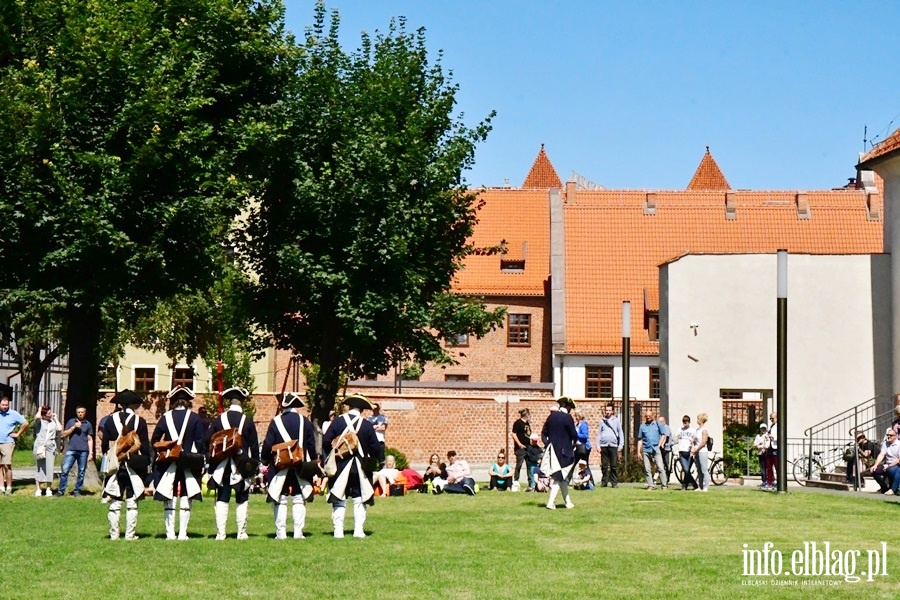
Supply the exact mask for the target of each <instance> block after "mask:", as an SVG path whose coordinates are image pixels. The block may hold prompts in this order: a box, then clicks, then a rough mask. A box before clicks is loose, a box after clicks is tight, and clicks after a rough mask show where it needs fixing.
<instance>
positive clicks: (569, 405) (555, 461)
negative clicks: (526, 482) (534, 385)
mask: <svg viewBox="0 0 900 600" xmlns="http://www.w3.org/2000/svg"><path fill="white" fill-rule="evenodd" d="M556 402H557V404H559V409H558V410H556V411H551V412H550V415H549V416H548V417H547V420H546V421H545V422H544V428H543V429H542V430H541V437H542V438H543V439H544V440H546V441H547V448H546V450H545V451H544V459H543V461H541V472H543V473H544V474H545V475H547V476H549V477H550V478H551V480H552V481H553V483H551V484H550V498H549V499H548V500H547V508H549V509H550V510H556V496H557V495H558V494H559V491H560V489H562V493H563V499H564V500H565V501H566V508H575V504H574V503H573V502H572V499H571V498H570V497H569V481H571V479H572V475H573V473H572V470H573V469H574V467H575V443H576V442H577V441H578V432H577V431H576V430H575V422H574V421H573V420H572V417H571V416H570V415H569V411H570V410H574V409H575V402H573V401H572V399H571V398H569V397H568V396H561V397H560V398H557V400H556Z"/></svg>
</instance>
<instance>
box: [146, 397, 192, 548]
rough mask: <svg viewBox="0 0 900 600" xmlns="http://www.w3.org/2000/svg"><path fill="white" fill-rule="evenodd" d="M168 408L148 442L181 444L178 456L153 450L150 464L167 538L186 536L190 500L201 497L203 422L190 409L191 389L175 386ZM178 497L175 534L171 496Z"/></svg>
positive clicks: (155, 495) (172, 498)
mask: <svg viewBox="0 0 900 600" xmlns="http://www.w3.org/2000/svg"><path fill="white" fill-rule="evenodd" d="M166 398H168V399H169V401H170V406H171V410H169V412H167V413H166V414H164V415H163V417H162V418H161V419H160V420H159V422H158V423H157V424H156V429H155V430H154V431H153V439H152V440H151V442H152V443H153V444H154V448H157V446H156V444H157V443H159V442H164V441H165V442H173V441H174V442H176V443H177V444H178V445H180V446H181V456H179V457H178V458H177V459H176V460H174V461H171V462H164V461H162V460H161V459H160V458H161V457H160V455H159V454H157V456H156V459H155V461H154V464H153V488H154V492H153V498H154V500H160V501H161V502H163V503H164V513H163V517H164V521H165V525H166V539H167V540H174V539H179V540H187V539H188V534H187V528H188V523H190V520H191V506H192V504H193V501H194V500H200V501H202V500H203V488H202V487H201V486H200V472H201V471H202V469H203V460H202V458H203V452H204V447H203V426H202V425H201V423H200V417H198V416H197V415H196V414H195V413H193V412H191V411H190V410H189V409H190V406H191V401H192V400H193V399H194V392H193V391H192V390H191V389H190V388H186V387H182V386H178V387H176V388H175V389H173V390H172V391H171V392H169V393H168V394H167V395H166ZM176 498H181V507H180V508H181V510H180V513H181V514H180V519H179V529H178V537H177V538H176V537H175V510H176V509H175V499H176Z"/></svg>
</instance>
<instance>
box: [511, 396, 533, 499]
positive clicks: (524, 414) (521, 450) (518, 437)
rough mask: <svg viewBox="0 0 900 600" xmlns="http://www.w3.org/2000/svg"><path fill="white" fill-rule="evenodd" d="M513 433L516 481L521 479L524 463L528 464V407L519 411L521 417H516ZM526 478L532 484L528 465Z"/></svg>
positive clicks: (529, 421) (529, 416) (529, 423)
mask: <svg viewBox="0 0 900 600" xmlns="http://www.w3.org/2000/svg"><path fill="white" fill-rule="evenodd" d="M512 433H513V447H514V448H515V453H516V471H515V474H514V479H513V480H514V481H519V474H520V473H521V472H522V465H523V464H526V460H525V454H526V452H527V451H528V446H530V445H531V440H530V439H529V438H530V437H531V411H530V410H528V409H527V408H523V409H521V410H520V411H519V418H518V419H516V422H515V423H513V426H512ZM525 478H526V479H528V484H529V485H531V474H530V473H529V472H528V467H527V466H526V467H525Z"/></svg>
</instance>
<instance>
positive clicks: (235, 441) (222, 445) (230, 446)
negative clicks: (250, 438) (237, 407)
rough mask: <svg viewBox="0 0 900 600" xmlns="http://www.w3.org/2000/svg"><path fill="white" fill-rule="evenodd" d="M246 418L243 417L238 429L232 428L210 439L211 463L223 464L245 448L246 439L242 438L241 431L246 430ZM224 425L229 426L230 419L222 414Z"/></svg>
mask: <svg viewBox="0 0 900 600" xmlns="http://www.w3.org/2000/svg"><path fill="white" fill-rule="evenodd" d="M244 418H245V417H244V416H241V423H240V425H239V426H238V427H236V428H235V427H230V425H229V428H228V429H223V430H221V431H217V432H215V433H214V434H212V437H211V438H210V439H209V459H210V461H211V462H214V463H217V462H222V461H223V460H225V459H226V458H231V457H232V456H234V455H236V454H237V453H238V452H240V451H241V448H243V447H244V439H243V438H242V437H241V430H242V429H243V428H244ZM222 424H223V425H226V424H228V417H227V416H225V413H222Z"/></svg>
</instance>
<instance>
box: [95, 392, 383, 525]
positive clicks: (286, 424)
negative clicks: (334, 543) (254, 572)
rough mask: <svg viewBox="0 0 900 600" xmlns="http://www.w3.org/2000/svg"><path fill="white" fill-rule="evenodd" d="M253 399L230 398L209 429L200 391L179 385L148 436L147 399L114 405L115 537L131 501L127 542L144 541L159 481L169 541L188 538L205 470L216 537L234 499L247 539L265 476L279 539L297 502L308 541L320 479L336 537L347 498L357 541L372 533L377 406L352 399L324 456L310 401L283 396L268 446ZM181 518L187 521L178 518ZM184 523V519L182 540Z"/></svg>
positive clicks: (107, 493)
mask: <svg viewBox="0 0 900 600" xmlns="http://www.w3.org/2000/svg"><path fill="white" fill-rule="evenodd" d="M248 396H249V394H248V392H247V390H245V389H242V388H236V387H235V388H230V389H228V390H225V391H224V392H222V397H223V399H224V400H228V401H229V402H230V406H229V408H228V409H227V410H225V411H223V412H222V413H221V414H220V415H218V416H217V417H216V418H215V419H213V420H212V421H211V423H210V424H209V426H208V427H207V426H205V425H204V424H203V422H202V421H201V419H200V417H199V416H198V415H197V414H196V413H194V412H192V411H191V405H192V402H193V400H194V392H193V391H192V390H190V389H188V388H185V387H176V388H175V389H174V390H172V391H171V392H170V393H169V394H168V395H167V399H168V400H169V401H170V410H169V411H168V412H166V413H165V414H164V415H163V416H162V418H161V419H160V420H159V422H158V423H157V425H156V429H155V430H154V432H153V437H152V438H150V437H149V436H148V428H147V422H146V421H145V420H144V419H143V418H141V417H140V416H138V414H137V413H136V412H135V410H136V407H137V406H140V405H141V403H142V402H143V399H142V398H141V396H139V395H138V394H136V393H134V392H132V391H130V390H124V391H122V392H119V393H118V394H116V396H115V397H114V398H113V402H114V403H116V404H117V405H118V406H119V407H120V409H119V410H118V411H116V412H114V413H113V414H112V415H111V416H110V418H108V419H107V420H106V423H105V424H104V427H103V444H102V450H103V456H104V459H103V466H102V467H101V470H103V472H104V473H105V474H106V482H105V485H104V488H103V495H104V497H105V498H107V499H108V501H109V512H108V517H109V537H110V539H118V538H119V536H120V520H121V512H122V505H123V504H124V505H125V509H126V510H125V534H124V537H125V539H126V540H134V539H137V535H135V530H136V527H137V517H138V502H139V501H140V500H141V499H142V498H143V497H144V494H145V492H146V485H147V483H149V481H151V480H152V482H153V498H154V499H155V500H159V501H161V502H163V506H164V512H163V514H164V521H165V528H166V539H169V540H187V539H188V524H189V523H190V518H191V509H192V507H193V503H194V501H195V500H197V501H199V500H202V497H203V489H202V482H203V473H204V471H205V472H206V473H207V475H208V478H207V482H206V483H207V486H208V488H209V489H210V490H212V491H214V492H215V494H216V503H215V517H216V539H217V540H224V539H225V538H226V533H225V532H226V524H227V521H228V512H229V503H230V501H231V497H232V495H234V499H235V503H236V508H235V518H236V521H237V539H239V540H243V539H247V512H248V501H249V499H250V487H251V484H252V482H253V479H254V477H255V476H256V475H257V472H260V471H261V472H263V473H264V476H265V481H266V490H267V496H266V501H267V502H270V503H272V505H273V512H274V518H275V537H276V539H285V538H287V518H288V505H289V504H290V506H291V517H292V520H293V537H294V538H295V539H301V538H303V529H304V526H305V521H306V504H307V502H311V501H312V500H313V495H314V494H313V489H314V484H315V483H317V482H318V483H321V484H322V485H325V483H326V480H327V487H328V502H329V503H330V504H331V505H332V523H333V526H334V536H335V537H337V538H342V537H344V518H345V514H346V508H347V501H348V500H352V504H353V518H354V529H353V536H354V537H365V532H364V530H363V525H364V524H365V520H366V507H367V506H369V505H371V504H372V503H373V498H374V489H373V486H372V480H371V473H372V472H373V471H374V466H375V464H377V462H380V461H382V460H383V459H384V456H383V452H384V451H383V446H382V445H381V444H380V443H379V441H378V438H377V436H376V433H375V429H374V428H373V426H372V424H371V423H370V422H369V421H368V420H366V419H365V418H363V416H362V414H361V413H362V411H363V410H371V409H372V404H371V402H370V401H369V400H368V399H367V398H365V397H364V396H362V395H352V396H349V397H347V398H346V399H345V400H344V401H343V404H344V406H345V408H346V409H347V412H345V413H344V415H342V416H340V417H336V418H335V419H334V421H333V422H332V423H331V425H330V426H329V427H328V430H327V431H326V432H325V435H324V436H323V439H322V454H321V455H320V454H319V453H318V452H317V450H316V443H315V432H314V429H313V425H312V422H311V421H310V420H309V419H308V418H307V417H306V416H304V415H303V414H302V413H301V409H302V408H303V406H304V401H303V396H302V395H300V394H297V393H294V392H288V393H284V394H279V399H280V403H281V409H282V410H281V413H280V414H278V415H277V416H276V417H275V418H274V419H272V421H271V423H270V424H269V428H268V431H267V433H266V436H265V439H264V440H263V443H262V447H261V448H260V445H259V438H258V436H257V433H256V425H255V424H254V422H253V419H252V418H250V417H248V416H247V415H245V414H244V411H243V403H244V402H245V401H246V400H247V398H248ZM176 517H177V519H176ZM176 520H177V521H178V527H177V534H176Z"/></svg>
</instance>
